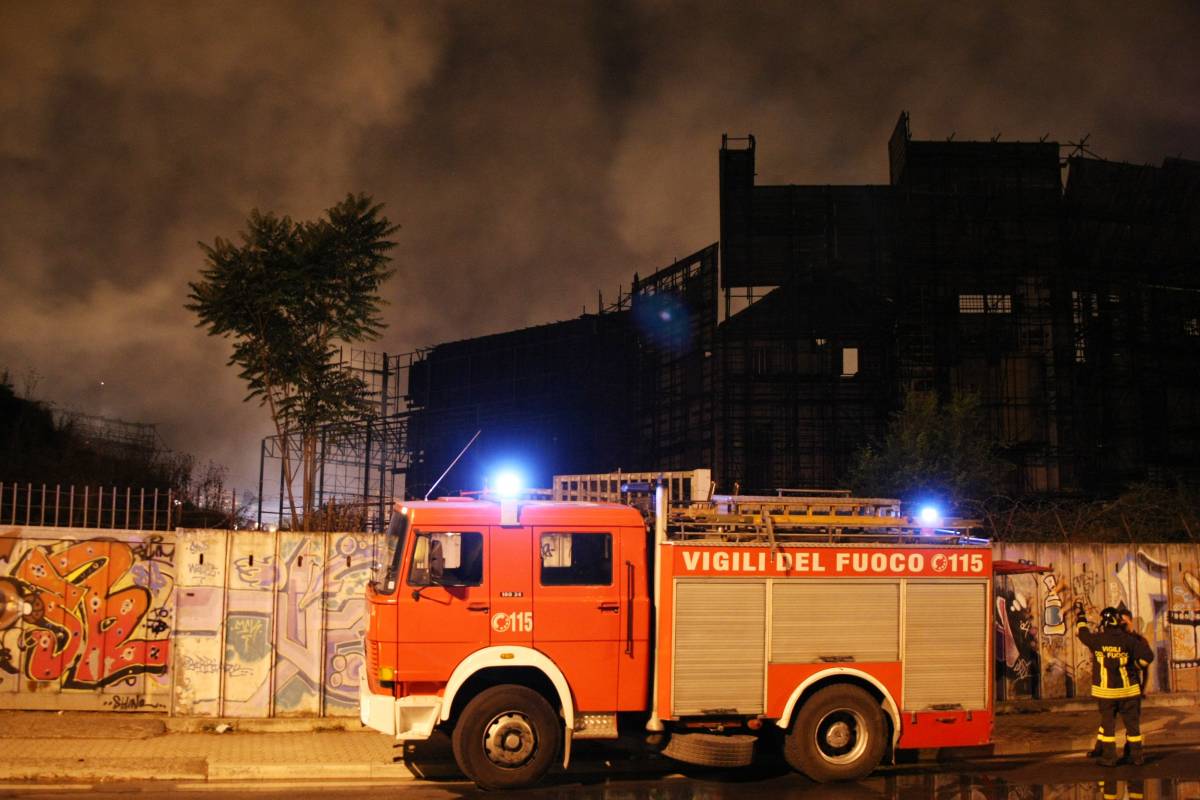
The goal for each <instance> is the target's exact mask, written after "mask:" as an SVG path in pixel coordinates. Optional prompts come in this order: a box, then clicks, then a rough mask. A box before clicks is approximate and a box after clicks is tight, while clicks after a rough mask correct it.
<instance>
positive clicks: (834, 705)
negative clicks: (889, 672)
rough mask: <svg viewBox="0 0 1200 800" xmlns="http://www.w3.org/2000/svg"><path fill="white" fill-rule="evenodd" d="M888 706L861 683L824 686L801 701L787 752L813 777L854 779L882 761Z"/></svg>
mask: <svg viewBox="0 0 1200 800" xmlns="http://www.w3.org/2000/svg"><path fill="white" fill-rule="evenodd" d="M885 730H886V726H885V725H884V719H883V709H882V708H881V707H880V706H879V703H878V701H876V700H875V698H874V697H872V696H871V695H869V694H867V692H865V691H864V690H862V689H860V688H858V687H857V686H845V685H842V686H830V687H827V688H825V689H821V690H820V691H819V692H817V693H816V694H814V695H813V696H812V697H810V698H809V699H808V701H807V702H806V703H805V704H804V705H803V706H801V708H800V713H798V714H797V715H796V721H795V723H794V724H793V725H792V729H791V731H789V732H788V734H787V738H786V739H785V740H784V743H783V756H784V758H785V759H787V762H788V764H790V765H791V766H792V767H793V768H794V769H797V770H799V771H801V772H803V773H804V774H805V775H807V776H808V777H810V778H812V779H813V780H814V781H818V782H820V783H825V782H828V781H852V780H856V779H858V778H861V777H863V776H864V775H867V774H868V773H870V772H871V770H873V769H875V767H877V766H879V762H880V761H881V760H882V759H883V753H884V750H885V749H886V744H887V743H886V742H885V741H884V731H885Z"/></svg>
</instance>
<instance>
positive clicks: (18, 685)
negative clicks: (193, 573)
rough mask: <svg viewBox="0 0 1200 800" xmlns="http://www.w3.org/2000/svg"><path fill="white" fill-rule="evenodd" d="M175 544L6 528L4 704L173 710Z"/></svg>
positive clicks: (1, 624) (1, 573)
mask: <svg viewBox="0 0 1200 800" xmlns="http://www.w3.org/2000/svg"><path fill="white" fill-rule="evenodd" d="M172 545H173V538H172V537H170V536H169V535H168V536H164V535H163V534H154V533H148V532H144V531H124V530H95V529H67V528H43V527H37V528H33V527H29V528H25V527H21V526H14V527H9V528H5V529H4V530H3V531H0V595H2V596H0V601H2V602H0V608H3V609H5V611H4V612H3V616H0V706H2V707H9V708H56V709H57V708H69V709H86V710H90V709H95V710H142V709H155V710H166V709H167V708H168V706H169V704H168V698H169V696H170V668H171V663H172V660H171V646H172V641H171V635H172V631H173V627H174V589H175V571H174V564H173V557H174V553H173V550H172ZM14 687H15V688H14Z"/></svg>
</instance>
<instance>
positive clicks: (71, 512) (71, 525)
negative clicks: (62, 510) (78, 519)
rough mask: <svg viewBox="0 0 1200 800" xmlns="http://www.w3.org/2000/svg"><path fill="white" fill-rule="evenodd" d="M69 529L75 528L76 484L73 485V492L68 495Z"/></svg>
mask: <svg viewBox="0 0 1200 800" xmlns="http://www.w3.org/2000/svg"><path fill="white" fill-rule="evenodd" d="M67 495H68V496H67V527H68V528H74V527H75V484H73V483H72V484H71V491H70V492H68V493H67Z"/></svg>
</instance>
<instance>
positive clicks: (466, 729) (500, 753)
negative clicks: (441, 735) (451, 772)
mask: <svg viewBox="0 0 1200 800" xmlns="http://www.w3.org/2000/svg"><path fill="white" fill-rule="evenodd" d="M561 738H562V725H561V724H560V723H559V719H558V714H556V713H555V712H554V709H553V708H551V707H550V704H549V703H547V702H546V699H545V698H544V697H542V696H541V695H540V694H538V693H537V692H535V691H533V690H532V689H528V688H526V687H524V686H515V685H511V684H508V685H504V686H493V687H492V688H490V689H486V690H484V691H482V692H480V693H479V694H478V695H476V696H475V697H474V698H473V699H472V700H471V702H469V703H467V706H466V708H464V709H463V712H462V714H461V715H459V718H458V723H457V724H456V725H455V726H454V735H453V737H452V743H453V745H454V760H455V761H457V762H458V766H459V768H460V769H461V770H462V771H463V772H464V773H466V775H467V777H468V778H470V779H471V780H473V781H475V783H476V784H478V785H479V787H480V788H481V789H520V788H524V787H526V786H532V785H533V784H535V783H537V782H538V781H539V780H541V778H542V776H543V775H545V774H546V772H547V771H548V770H549V769H550V765H551V763H552V762H553V761H554V756H555V754H556V753H558V745H559V741H560V740H561Z"/></svg>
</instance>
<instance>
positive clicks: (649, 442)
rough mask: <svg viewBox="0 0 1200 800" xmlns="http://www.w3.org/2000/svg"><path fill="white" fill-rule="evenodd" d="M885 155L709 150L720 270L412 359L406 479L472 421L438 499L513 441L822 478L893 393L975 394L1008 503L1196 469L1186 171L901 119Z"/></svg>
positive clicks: (743, 472)
mask: <svg viewBox="0 0 1200 800" xmlns="http://www.w3.org/2000/svg"><path fill="white" fill-rule="evenodd" d="M888 152H889V163H890V175H889V182H888V183H887V184H883V185H864V186H760V185H756V184H755V181H754V175H755V157H756V151H755V141H754V139H753V138H752V137H750V138H747V139H742V140H730V139H726V140H724V141H723V142H722V147H721V150H720V155H719V157H720V187H719V192H720V208H721V230H720V244H719V256H720V259H719V264H718V258H717V256H718V246H717V245H711V246H709V247H706V248H704V249H702V250H700V251H699V252H697V253H696V254H694V255H692V256H690V257H688V258H687V259H684V260H682V261H679V262H676V263H675V264H672V265H669V266H667V267H666V268H664V269H662V270H660V271H659V272H657V273H655V274H654V275H652V276H650V277H649V278H646V279H644V280H635V283H634V287H633V290H632V292H631V295H630V296H629V298H627V302H626V300H624V299H623V300H622V301H621V302H619V303H618V304H617V306H616V307H615V308H614V309H612V310H610V311H608V312H607V313H598V314H595V315H585V316H583V317H581V318H579V319H576V320H570V321H567V322H561V323H556V324H553V325H545V326H540V327H536V328H529V329H525V330H519V331H511V332H508V333H500V334H496V335H493V336H485V337H481V338H478V339H471V340H466V341H461V342H453V343H448V344H443V345H438V346H437V347H434V348H432V349H431V350H429V351H427V352H425V354H424V356H423V358H422V360H420V361H419V362H418V363H416V364H415V365H414V366H413V368H412V370H411V372H410V381H409V398H408V399H409V404H410V409H411V410H410V417H409V434H408V444H407V447H408V448H409V452H410V453H411V454H412V457H411V458H410V460H409V463H410V466H409V467H408V478H407V486H408V492H409V494H410V495H412V494H419V493H422V491H421V487H427V486H428V485H429V484H430V483H431V482H432V481H433V480H434V479H435V478H436V477H437V475H438V474H440V472H441V471H442V470H443V469H444V468H445V466H446V465H447V464H448V463H449V462H450V460H451V459H453V457H454V455H455V454H456V453H457V452H458V449H459V448H461V446H462V445H463V444H465V443H466V441H467V440H468V439H469V438H470V436H471V435H472V434H473V433H474V431H475V430H478V429H484V430H485V434H484V435H483V436H481V439H480V444H481V447H479V449H478V450H477V451H476V452H475V453H474V454H472V455H471V459H473V462H472V463H473V466H472V467H471V468H468V469H464V470H462V471H458V475H459V477H458V478H457V479H455V480H450V482H449V483H448V484H447V488H450V489H457V488H478V480H477V478H476V476H477V475H479V474H480V472H479V471H480V470H484V469H486V466H485V464H486V462H487V461H489V460H490V459H494V458H500V457H501V456H502V455H505V454H507V453H510V452H511V453H512V454H513V455H514V456H518V457H521V458H522V459H524V460H525V461H526V463H529V464H532V467H531V472H532V475H533V477H534V478H535V480H540V481H547V480H548V478H549V475H551V474H553V473H555V472H559V473H579V472H600V471H610V470H614V469H618V468H620V469H627V470H643V469H664V470H665V469H687V468H694V467H711V468H712V469H713V471H714V479H715V480H716V481H717V484H718V488H719V490H721V491H726V490H732V489H733V488H734V487H735V485H736V487H737V488H738V489H740V490H741V491H756V492H770V491H773V490H774V489H775V488H779V487H812V488H818V487H831V486H836V485H839V484H840V483H841V482H842V480H843V478H844V475H845V472H846V469H847V467H848V465H849V464H850V463H851V460H852V459H853V457H854V454H855V453H856V452H857V451H858V449H859V448H861V447H862V445H863V444H864V443H865V442H867V441H868V440H870V439H871V438H874V437H877V436H879V435H880V434H881V433H882V432H883V430H884V428H885V426H886V423H887V419H888V416H889V414H890V413H892V412H893V411H895V410H896V409H897V408H898V407H899V405H900V403H901V401H902V398H903V395H904V393H905V391H906V390H908V389H910V388H916V389H929V390H934V391H937V392H939V393H940V394H941V395H943V396H946V395H948V394H949V393H951V392H954V391H971V392H975V393H977V394H979V395H980V397H981V398H982V401H983V404H984V407H985V409H986V411H987V414H988V419H989V424H990V426H991V431H992V434H993V436H994V437H995V438H996V440H997V441H998V442H999V443H1000V444H1001V446H1002V447H1003V450H1004V452H1005V454H1006V456H1007V457H1008V458H1009V459H1011V460H1012V461H1013V463H1014V464H1016V465H1017V467H1018V470H1017V472H1016V475H1015V478H1014V481H1015V485H1014V486H1013V490H1014V491H1017V492H1062V491H1076V490H1084V491H1101V492H1102V491H1109V490H1113V489H1116V488H1118V487H1119V486H1121V485H1123V484H1126V483H1128V482H1130V481H1134V480H1141V479H1147V478H1149V479H1158V480H1163V479H1169V478H1171V479H1174V478H1178V479H1182V480H1186V481H1189V482H1192V481H1196V480H1197V479H1198V478H1200V393H1197V392H1196V391H1195V389H1194V388H1193V384H1194V383H1195V382H1196V379H1195V377H1194V376H1195V374H1196V373H1198V372H1200V271H1198V270H1197V259H1198V257H1200V241H1198V240H1200V164H1198V163H1197V162H1191V161H1183V160H1180V159H1167V160H1166V161H1164V162H1163V164H1162V166H1161V167H1149V166H1135V165H1131V164H1121V163H1114V162H1108V161H1103V160H1099V159H1096V158H1092V157H1087V156H1085V155H1083V154H1075V155H1071V156H1069V157H1067V158H1065V159H1064V158H1063V157H1062V156H1060V146H1059V144H1058V143H1056V142H1033V143H1024V142H998V141H993V142H955V141H944V142H928V141H925V142H923V141H913V140H912V138H911V135H910V132H909V126H908V116H907V114H902V115H901V117H900V120H899V122H898V124H897V126H896V129H895V132H894V133H893V135H892V137H891V140H890V142H889V143H888ZM1064 174H1065V176H1066V179H1065V186H1064ZM472 470H474V471H472Z"/></svg>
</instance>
